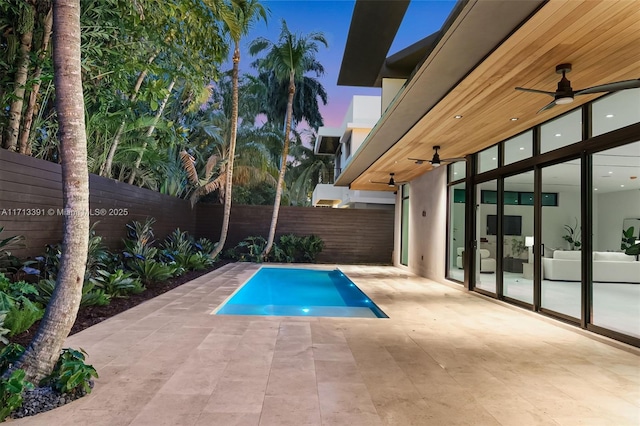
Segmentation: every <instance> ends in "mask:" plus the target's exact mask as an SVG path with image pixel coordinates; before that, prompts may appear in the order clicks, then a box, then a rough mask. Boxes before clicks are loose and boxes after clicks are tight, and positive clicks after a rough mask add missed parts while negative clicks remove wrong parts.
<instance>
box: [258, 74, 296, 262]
mask: <svg viewBox="0 0 640 426" xmlns="http://www.w3.org/2000/svg"><path fill="white" fill-rule="evenodd" d="M294 80H295V72H294V71H291V72H290V73H289V99H288V100H287V122H286V125H285V130H284V146H283V147H282V160H281V162H282V163H281V164H280V174H279V175H278V187H277V188H276V199H275V201H274V202H273V216H271V227H270V228H269V238H268V239H267V245H266V246H265V248H264V251H263V252H262V257H263V259H266V258H267V256H268V255H269V252H270V251H271V248H272V247H273V240H274V238H275V236H276V225H277V224H278V214H279V213H280V199H281V198H282V187H283V186H284V173H285V171H286V170H287V156H288V155H289V133H290V132H291V118H292V116H293V95H294V94H295V93H296V85H295V82H294Z"/></svg>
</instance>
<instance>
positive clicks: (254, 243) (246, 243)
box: [226, 236, 267, 262]
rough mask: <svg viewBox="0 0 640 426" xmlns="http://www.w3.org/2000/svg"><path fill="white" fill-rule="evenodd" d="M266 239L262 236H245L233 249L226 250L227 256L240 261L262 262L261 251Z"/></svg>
mask: <svg viewBox="0 0 640 426" xmlns="http://www.w3.org/2000/svg"><path fill="white" fill-rule="evenodd" d="M266 244H267V240H265V239H264V237H260V236H257V237H254V236H251V237H247V238H245V239H244V240H242V241H240V242H239V243H238V244H237V245H236V246H235V247H234V248H233V250H230V251H228V252H227V254H226V255H227V256H228V257H230V258H232V259H236V260H239V261H241V262H262V260H263V256H262V252H263V250H264V247H265V245H266Z"/></svg>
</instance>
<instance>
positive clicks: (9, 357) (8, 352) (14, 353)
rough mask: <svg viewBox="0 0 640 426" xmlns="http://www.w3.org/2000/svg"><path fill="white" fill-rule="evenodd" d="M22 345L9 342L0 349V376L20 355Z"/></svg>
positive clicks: (22, 350)
mask: <svg viewBox="0 0 640 426" xmlns="http://www.w3.org/2000/svg"><path fill="white" fill-rule="evenodd" d="M23 352H24V347H23V346H22V345H19V344H17V343H9V344H8V345H7V346H5V347H4V348H2V350H1V351H0V376H2V375H3V374H4V372H5V371H7V370H8V369H9V368H11V366H12V365H13V364H15V362H16V361H17V360H18V359H19V358H20V357H21V356H22V353H23Z"/></svg>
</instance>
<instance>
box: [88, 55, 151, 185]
mask: <svg viewBox="0 0 640 426" xmlns="http://www.w3.org/2000/svg"><path fill="white" fill-rule="evenodd" d="M156 56H158V54H157V53H154V54H153V55H151V57H149V60H148V61H147V64H151V63H152V62H153V61H154V60H155V59H156ZM148 72H149V70H146V69H145V70H143V71H141V72H140V74H138V79H137V80H136V84H135V86H134V87H133V93H132V94H131V98H130V99H129V101H130V102H135V100H136V98H137V97H138V92H139V91H140V87H141V86H142V82H143V81H144V79H145V77H146V76H147V73H148ZM125 124H126V123H125V121H124V120H122V123H120V127H118V131H117V132H116V135H115V136H114V137H113V142H111V147H110V148H109V154H108V155H107V159H106V160H105V162H104V163H102V166H101V167H100V176H104V177H111V167H112V165H113V157H115V155H116V150H117V149H118V145H119V144H120V138H121V137H122V133H123V132H124V126H125Z"/></svg>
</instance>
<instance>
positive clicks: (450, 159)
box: [440, 157, 467, 163]
mask: <svg viewBox="0 0 640 426" xmlns="http://www.w3.org/2000/svg"><path fill="white" fill-rule="evenodd" d="M466 160H467V159H466V158H464V157H453V158H441V159H440V161H446V162H447V163H455V162H456V161H466Z"/></svg>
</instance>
